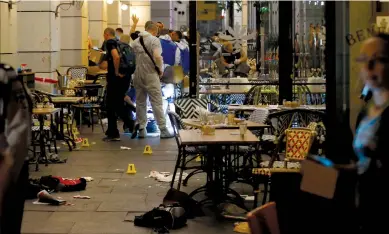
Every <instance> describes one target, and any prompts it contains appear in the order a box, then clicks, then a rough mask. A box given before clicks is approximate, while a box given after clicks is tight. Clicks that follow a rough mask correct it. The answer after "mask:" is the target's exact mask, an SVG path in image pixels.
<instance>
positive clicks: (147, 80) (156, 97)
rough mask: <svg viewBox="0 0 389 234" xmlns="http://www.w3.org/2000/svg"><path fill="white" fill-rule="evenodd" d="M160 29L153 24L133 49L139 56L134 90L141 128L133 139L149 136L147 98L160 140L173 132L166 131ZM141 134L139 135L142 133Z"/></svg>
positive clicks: (137, 129) (134, 133) (142, 34)
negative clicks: (161, 78) (161, 80)
mask: <svg viewBox="0 0 389 234" xmlns="http://www.w3.org/2000/svg"><path fill="white" fill-rule="evenodd" d="M157 33H158V27H157V25H156V24H153V23H150V24H149V25H147V27H146V31H145V32H141V33H140V34H139V38H138V39H136V40H135V41H134V43H133V44H132V48H133V50H134V52H135V54H136V69H135V73H134V87H135V90H136V118H137V123H138V124H137V125H136V126H135V129H134V132H133V136H132V138H135V137H136V136H139V137H140V138H144V137H146V136H147V131H146V125H147V97H149V100H150V103H151V107H152V109H153V114H154V118H155V120H156V121H157V124H158V127H159V130H160V137H161V138H170V137H172V134H170V132H169V130H168V129H167V127H166V119H165V115H164V113H163V103H162V91H161V82H160V77H161V76H162V71H163V59H162V55H161V54H162V48H161V42H160V40H159V39H158V38H157V37H156V35H157ZM141 38H143V42H144V45H145V47H146V49H147V51H148V52H149V54H150V55H151V56H152V58H153V60H154V62H155V64H156V66H158V68H159V71H161V72H160V74H158V73H157V71H156V68H155V66H154V64H153V62H152V60H151V58H150V57H149V56H148V55H147V53H146V52H145V50H144V49H143V46H142V44H141V41H140V40H141ZM138 131H139V133H138Z"/></svg>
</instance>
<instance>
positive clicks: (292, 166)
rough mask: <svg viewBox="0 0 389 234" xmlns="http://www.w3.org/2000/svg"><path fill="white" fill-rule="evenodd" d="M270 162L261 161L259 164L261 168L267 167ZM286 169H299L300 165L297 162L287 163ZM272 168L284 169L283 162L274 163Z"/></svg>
mask: <svg viewBox="0 0 389 234" xmlns="http://www.w3.org/2000/svg"><path fill="white" fill-rule="evenodd" d="M269 163H270V161H263V162H261V167H269ZM286 165H287V168H288V169H299V168H300V163H299V162H288V163H287V164H286ZM272 168H285V161H274V163H273V167H272Z"/></svg>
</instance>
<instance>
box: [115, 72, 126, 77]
mask: <svg viewBox="0 0 389 234" xmlns="http://www.w3.org/2000/svg"><path fill="white" fill-rule="evenodd" d="M116 76H117V77H119V78H123V77H124V75H122V74H120V73H117V74H116Z"/></svg>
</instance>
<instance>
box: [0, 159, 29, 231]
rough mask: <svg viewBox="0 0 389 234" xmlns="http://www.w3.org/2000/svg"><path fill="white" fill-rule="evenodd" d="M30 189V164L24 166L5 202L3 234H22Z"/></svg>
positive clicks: (1, 229) (7, 192) (0, 227)
mask: <svg viewBox="0 0 389 234" xmlns="http://www.w3.org/2000/svg"><path fill="white" fill-rule="evenodd" d="M27 188H28V163H25V164H24V165H23V168H22V170H21V172H20V175H19V177H18V180H17V181H16V182H13V183H11V184H10V185H9V187H8V189H7V191H6V193H5V196H4V201H3V210H2V217H1V218H0V219H1V224H0V225H1V226H0V233H1V234H8V233H9V234H11V233H12V234H20V230H21V227H22V220H23V209H24V201H25V195H26V190H27Z"/></svg>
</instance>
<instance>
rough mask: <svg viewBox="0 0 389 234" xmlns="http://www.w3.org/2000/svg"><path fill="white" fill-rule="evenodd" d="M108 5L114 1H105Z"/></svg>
mask: <svg viewBox="0 0 389 234" xmlns="http://www.w3.org/2000/svg"><path fill="white" fill-rule="evenodd" d="M105 2H106V3H107V4H112V3H113V0H106V1H105Z"/></svg>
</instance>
